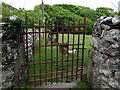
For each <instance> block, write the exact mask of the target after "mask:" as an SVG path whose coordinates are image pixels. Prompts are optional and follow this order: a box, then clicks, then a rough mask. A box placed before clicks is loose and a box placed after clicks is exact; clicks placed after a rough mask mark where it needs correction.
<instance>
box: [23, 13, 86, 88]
mask: <svg viewBox="0 0 120 90" xmlns="http://www.w3.org/2000/svg"><path fill="white" fill-rule="evenodd" d="M53 22H54V21H51V22H50V24H49V25H46V21H45V26H41V25H40V19H39V20H38V25H36V24H35V22H34V21H33V23H32V25H29V24H28V17H27V15H26V26H24V27H23V35H25V39H26V40H25V45H26V47H25V49H26V50H25V51H26V56H27V57H26V60H28V61H29V62H28V63H27V64H26V65H23V66H28V83H29V84H30V85H34V86H36V83H37V82H39V83H37V84H39V85H42V84H43V82H44V83H45V85H46V84H47V82H51V84H53V82H56V83H58V82H64V81H74V80H78V79H81V80H82V75H83V63H84V62H83V60H84V45H85V31H86V18H85V17H84V24H83V25H82V24H80V20H78V21H77V22H74V23H73V24H72V25H71V22H70V21H67V25H65V21H63V22H62V25H59V21H56V25H53V24H54V23H53ZM42 28H44V29H45V30H44V31H42ZM54 28H56V31H53V29H54ZM60 28H61V30H60ZM29 29H31V31H29V32H28V30H29ZM65 29H67V31H65ZM82 29H83V30H82ZM71 30H72V31H71ZM43 34H44V38H43V37H42V35H43ZM28 35H33V36H32V39H33V41H32V45H31V46H30V45H28V44H29V43H28ZM81 35H82V36H83V37H82V39H80V36H81ZM36 38H38V41H37V40H36ZM54 38H55V39H56V44H54V41H53V39H54ZM60 38H61V39H60ZM48 39H49V40H50V44H48V42H47V41H48ZM80 40H82V41H81V43H80ZM60 47H68V48H67V51H68V50H71V52H72V53H71V54H69V53H68V52H67V54H66V55H64V54H63V53H61V52H60ZM29 48H32V55H31V56H28V55H29V52H28V51H29V50H28V49H29ZM74 49H76V50H77V51H76V53H75V54H74V53H73V50H74ZM80 64H81V65H80ZM30 69H31V70H32V71H31V70H30ZM53 80H54V81H53Z"/></svg>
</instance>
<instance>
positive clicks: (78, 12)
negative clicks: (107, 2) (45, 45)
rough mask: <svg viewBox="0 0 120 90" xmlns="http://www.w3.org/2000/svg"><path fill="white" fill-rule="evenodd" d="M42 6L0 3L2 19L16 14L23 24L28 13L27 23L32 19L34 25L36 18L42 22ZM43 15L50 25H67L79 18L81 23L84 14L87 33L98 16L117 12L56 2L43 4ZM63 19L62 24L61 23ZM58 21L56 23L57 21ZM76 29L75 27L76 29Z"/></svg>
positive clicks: (110, 9)
mask: <svg viewBox="0 0 120 90" xmlns="http://www.w3.org/2000/svg"><path fill="white" fill-rule="evenodd" d="M41 8H42V6H41V5H36V6H35V7H34V10H25V9H24V8H19V9H16V8H14V7H12V6H10V5H8V4H5V3H2V11H4V12H2V15H3V20H4V18H5V17H6V16H13V15H17V16H18V17H19V18H21V19H22V20H23V24H25V16H26V13H27V15H28V17H29V18H28V19H29V24H30V25H31V24H33V23H32V22H33V20H34V22H35V25H37V24H38V20H40V22H41V23H40V24H42V9H41ZM44 11H45V12H44V16H45V20H46V24H47V25H51V21H52V22H53V24H54V25H56V24H59V25H67V24H68V22H67V21H70V24H71V25H74V23H76V24H78V21H79V20H81V25H83V21H82V20H83V17H84V16H86V21H87V23H86V24H87V26H86V29H87V30H86V31H87V34H91V33H92V26H93V23H94V21H96V19H97V18H99V17H100V16H109V15H111V14H113V13H115V14H118V15H119V13H117V12H114V10H113V9H112V8H107V7H98V8H96V10H93V9H91V8H89V7H85V6H76V5H71V4H56V5H47V4H46V5H45V6H44ZM63 20H65V21H64V24H63ZM57 21H58V23H57ZM76 30H77V29H76Z"/></svg>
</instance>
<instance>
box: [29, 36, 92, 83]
mask: <svg viewBox="0 0 120 90" xmlns="http://www.w3.org/2000/svg"><path fill="white" fill-rule="evenodd" d="M73 37H74V44H78V40H79V39H78V35H72V34H70V36H69V44H73ZM44 41H45V40H44V39H41V42H38V43H40V44H41V45H45V42H44ZM90 41H91V35H86V37H85V48H87V49H85V52H84V66H86V65H87V62H88V49H89V48H91V46H90ZM59 43H62V35H61V34H59ZM64 43H68V35H66V34H65V35H64ZM80 43H81V44H82V35H80ZM36 45H38V44H36ZM80 47H82V46H80ZM72 48H73V46H69V49H72ZM74 48H78V46H74ZM45 49H46V52H45ZM34 50H35V51H34V53H33V55H32V56H31V57H30V60H31V63H39V62H49V61H56V60H57V52H56V51H57V47H56V46H54V47H52V48H51V47H47V48H45V47H41V48H39V47H37V48H35V49H34ZM51 50H52V54H51ZM51 56H52V58H51ZM77 56H78V57H77ZM45 57H46V58H45ZM73 57H74V59H77V58H79V59H81V58H82V50H77V52H76V53H75V54H73V55H72V54H69V55H68V57H66V56H63V58H62V54H61V53H60V51H59V47H58V61H62V60H71V59H73ZM57 65H58V67H57ZM67 65H68V68H67ZM77 65H78V66H81V60H79V61H77V60H75V61H73V65H72V61H69V62H63V63H62V62H59V63H56V62H54V63H47V64H36V65H30V66H29V68H28V69H29V74H30V75H34V74H40V73H41V74H43V73H50V72H56V71H57V70H58V71H61V70H67V69H68V70H72V69H73V68H74V69H75V70H76V68H77V67H76V66H77ZM72 66H73V67H72ZM34 68H35V70H34ZM74 69H73V70H74ZM46 70H47V71H46ZM71 74H72V73H71ZM62 75H63V76H64V75H67V73H59V74H58V76H62ZM50 77H56V74H54V75H51V74H48V75H43V76H41V77H40V76H36V77H30V78H29V79H30V80H34V79H40V78H41V79H44V78H50ZM71 78H72V77H69V78H67V81H69V80H71ZM50 81H52V82H54V81H56V79H49V80H46V82H50ZM58 81H61V79H58ZM67 81H66V82H67ZM42 82H44V80H43V81H42Z"/></svg>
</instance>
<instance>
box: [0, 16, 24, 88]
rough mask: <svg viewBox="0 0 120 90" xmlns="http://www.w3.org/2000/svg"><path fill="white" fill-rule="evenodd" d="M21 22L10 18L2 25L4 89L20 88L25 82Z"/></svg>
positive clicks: (0, 81) (0, 75)
mask: <svg viewBox="0 0 120 90" xmlns="http://www.w3.org/2000/svg"><path fill="white" fill-rule="evenodd" d="M21 25H22V24H21V20H20V19H19V18H17V17H16V16H10V17H9V18H7V19H6V22H5V23H4V24H3V23H2V24H1V26H2V30H1V31H0V39H1V42H0V43H1V44H2V45H1V46H2V51H1V52H0V54H2V57H1V58H2V60H1V63H2V65H0V67H1V68H2V74H0V77H1V78H2V80H0V83H2V88H11V87H18V86H20V85H22V84H23V83H24V82H25V67H23V66H22V65H24V64H25V55H24V43H23V38H22V26H21Z"/></svg>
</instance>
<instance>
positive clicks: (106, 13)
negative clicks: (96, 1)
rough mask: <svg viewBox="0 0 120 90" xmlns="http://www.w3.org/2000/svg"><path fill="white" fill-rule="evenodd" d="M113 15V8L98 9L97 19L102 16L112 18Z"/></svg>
mask: <svg viewBox="0 0 120 90" xmlns="http://www.w3.org/2000/svg"><path fill="white" fill-rule="evenodd" d="M113 13H114V10H113V9H112V8H108V7H98V8H96V15H97V18H99V17H100V16H110V15H111V14H113Z"/></svg>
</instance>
